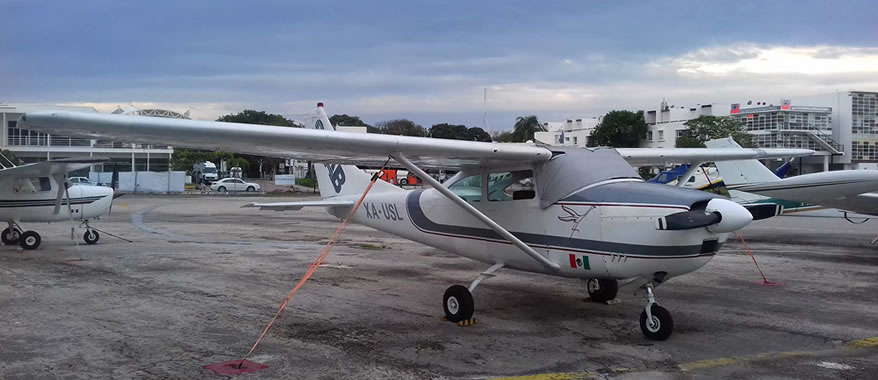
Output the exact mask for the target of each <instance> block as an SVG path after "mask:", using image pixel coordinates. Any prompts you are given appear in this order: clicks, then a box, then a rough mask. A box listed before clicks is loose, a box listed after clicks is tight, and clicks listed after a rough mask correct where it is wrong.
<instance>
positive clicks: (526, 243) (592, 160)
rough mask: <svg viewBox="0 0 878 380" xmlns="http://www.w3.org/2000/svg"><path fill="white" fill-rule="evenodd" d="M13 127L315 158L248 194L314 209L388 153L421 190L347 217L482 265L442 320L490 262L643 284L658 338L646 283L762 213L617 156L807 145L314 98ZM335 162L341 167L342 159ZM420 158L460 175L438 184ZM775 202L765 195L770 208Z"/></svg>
mask: <svg viewBox="0 0 878 380" xmlns="http://www.w3.org/2000/svg"><path fill="white" fill-rule="evenodd" d="M19 123H21V124H19V125H21V126H22V128H30V129H34V130H39V131H44V132H52V133H62V134H65V135H71V134H72V135H74V136H82V137H92V138H95V137H98V136H100V137H101V138H109V139H114V140H121V141H134V142H142V143H147V142H158V141H162V142H164V143H172V144H173V145H175V146H188V147H193V148H202V149H221V150H225V151H234V152H241V153H253V154H261V155H272V156H278V157H293V156H294V157H297V158H301V159H307V160H311V161H316V162H322V163H323V164H322V165H320V164H318V165H315V167H316V174H317V180H318V183H319V187H320V195H321V197H322V198H323V199H322V200H317V201H302V202H280V203H254V204H251V205H249V206H251V207H258V208H260V209H264V210H277V211H283V210H298V209H301V208H303V207H308V206H315V207H325V208H326V209H327V211H328V212H329V213H330V214H332V215H334V216H336V217H338V218H344V217H345V216H346V215H347V214H348V213H349V212H350V211H351V209H352V207H353V205H354V204H355V202H357V201H358V200H359V199H360V197H361V196H362V195H363V193H364V190H365V189H366V188H367V186H368V184H369V183H370V181H371V180H373V179H372V177H371V176H370V175H369V174H367V173H365V172H364V171H362V170H360V169H358V168H357V167H356V166H353V164H359V165H372V166H377V167H381V165H382V163H386V161H387V160H388V159H389V158H392V159H393V160H395V161H396V162H397V163H398V164H399V165H401V166H402V167H405V168H406V169H408V170H409V171H410V172H411V173H414V174H416V175H417V176H418V177H420V178H421V179H423V180H424V181H425V182H426V183H427V184H429V185H430V188H427V189H418V190H403V189H400V188H399V187H397V186H393V185H391V184H389V183H385V182H383V181H378V182H376V183H375V184H374V186H373V187H372V189H371V191H370V192H369V193H368V194H367V195H366V196H365V198H364V202H363V203H362V207H360V208H359V209H358V210H357V212H356V214H355V215H354V216H353V219H352V221H353V222H356V223H360V224H364V225H367V226H370V227H373V228H375V229H378V230H381V231H384V232H388V233H391V234H394V235H398V236H401V237H405V238H408V239H411V240H414V241H417V242H420V243H423V244H426V245H429V246H432V247H436V248H439V249H443V250H446V251H449V252H453V253H456V254H458V255H460V256H463V257H467V258H470V259H473V260H476V261H480V262H483V263H485V264H487V265H488V266H489V267H488V268H487V270H485V271H484V272H482V273H481V274H479V275H478V276H477V277H476V278H475V280H474V281H473V282H472V283H471V284H470V285H469V286H463V285H454V286H451V287H449V288H448V289H447V290H446V291H445V294H444V297H443V299H442V305H443V308H444V311H445V315H446V317H447V318H448V320H450V321H453V322H458V321H466V320H469V319H470V318H471V317H472V315H473V311H474V301H473V296H472V291H473V290H475V288H476V287H477V286H478V285H479V283H481V282H482V281H483V280H485V279H487V278H489V277H492V276H494V274H495V273H496V272H497V270H499V269H501V268H510V269H516V270H522V271H528V272H534V273H542V274H548V275H552V276H561V277H568V278H579V279H586V280H588V281H587V285H586V289H587V291H588V294H589V295H590V296H591V298H592V299H593V300H595V301H608V300H612V299H614V298H615V297H616V293H617V291H618V285H619V284H618V280H624V281H626V283H633V284H637V285H639V286H640V288H642V289H643V290H644V291H645V294H646V298H647V302H646V306H645V307H644V310H643V312H642V313H641V315H640V327H641V330H642V332H643V334H644V335H645V336H646V337H647V338H650V339H656V340H663V339H667V338H668V337H669V336H670V335H671V332H672V331H673V328H674V322H673V319H672V317H671V314H670V312H668V310H667V309H665V308H663V307H661V306H659V305H658V303H656V301H655V297H654V294H653V288H654V287H655V286H658V285H660V284H662V283H665V282H666V281H668V280H669V279H671V278H673V277H676V276H680V275H683V274H686V273H689V272H692V271H694V270H696V269H698V268H700V267H702V266H703V265H704V264H706V263H707V262H708V261H710V259H711V258H713V256H714V255H716V253H717V251H718V250H719V249H720V247H721V246H722V245H723V243H725V241H726V238H727V237H728V234H729V233H730V232H732V231H736V230H738V229H741V228H743V227H744V226H746V225H748V224H749V223H750V222H751V220H753V219H754V217H753V215H759V216H760V217H765V216H771V215H773V214H771V215H766V213H765V212H764V209H765V207H762V206H753V207H752V210H754V211H753V213H752V214H751V211H750V210H748V208H745V207H742V206H741V205H739V204H737V203H735V202H732V201H730V200H728V199H725V198H723V197H720V196H717V195H714V194H709V193H705V192H700V191H694V190H688V189H683V188H679V187H672V186H666V185H661V184H652V183H646V182H644V181H643V180H642V179H641V178H640V177H639V176H638V174H637V172H636V171H635V170H634V169H633V168H632V167H631V165H629V163H628V162H626V159H627V160H629V161H630V162H635V163H637V164H649V163H652V164H656V165H658V164H661V163H665V162H680V161H707V160H711V161H712V160H716V159H744V158H765V157H777V156H796V155H807V154H812V153H813V151H810V150H800V149H799V150H795V149H786V150H776V151H771V152H769V151H765V150H756V149H752V150H747V151H741V150H737V149H734V150H717V149H712V150H711V149H646V150H643V149H606V148H605V149H579V148H561V147H548V146H545V147H544V146H535V145H529V144H495V143H483V142H474V141H459V140H443V139H433V138H423V137H408V136H390V135H374V134H359V133H345V132H337V131H335V130H334V129H335V128H334V127H333V126H332V124H331V123H330V121H329V118H328V117H327V116H326V113H325V112H324V110H323V104H322V103H319V104H318V106H317V110H316V112H315V117H314V118H313V119H311V120H310V121H309V122H307V123H306V125H307V128H306V129H302V128H286V127H274V126H254V125H248V124H235V123H222V122H212V121H194V120H181V119H162V118H144V117H132V116H121V115H105V114H85V113H72V112H55V111H43V112H33V113H28V114H26V115H23V116H22V117H21V118H20V120H19ZM345 164H347V165H345ZM423 167H437V168H455V169H458V170H459V172H458V173H457V174H456V175H455V176H453V177H452V178H450V179H448V180H447V181H445V183H443V184H440V183H439V182H438V181H437V180H435V179H434V178H433V177H431V176H430V175H428V174H426V173H425V172H424V171H423V169H422V168H423ZM768 208H771V210H772V212H774V210H775V209H774V206H773V205H770V206H768Z"/></svg>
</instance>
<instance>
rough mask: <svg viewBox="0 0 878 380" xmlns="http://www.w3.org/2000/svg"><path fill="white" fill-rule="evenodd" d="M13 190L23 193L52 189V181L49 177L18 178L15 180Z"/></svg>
mask: <svg viewBox="0 0 878 380" xmlns="http://www.w3.org/2000/svg"><path fill="white" fill-rule="evenodd" d="M13 191H14V192H16V193H24V194H29V193H39V192H43V191H52V182H50V181H49V177H29V178H19V179H16V180H15V187H14V188H13Z"/></svg>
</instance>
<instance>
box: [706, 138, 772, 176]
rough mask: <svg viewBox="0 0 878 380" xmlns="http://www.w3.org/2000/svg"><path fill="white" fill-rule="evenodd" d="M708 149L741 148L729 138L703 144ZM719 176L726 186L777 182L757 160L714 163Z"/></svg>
mask: <svg viewBox="0 0 878 380" xmlns="http://www.w3.org/2000/svg"><path fill="white" fill-rule="evenodd" d="M704 145H705V146H707V147H708V148H714V149H730V148H741V146H740V145H738V143H736V142H735V140H734V139H732V138H731V137H727V138H724V139H716V140H710V141H708V142H706V143H704ZM715 165H716V169H717V170H719V175H721V176H722V177H723V182H725V184H726V186H732V185H747V184H752V183H763V182H773V181H779V180H780V178H777V176H776V175H774V172H772V171H771V170H769V169H768V168H766V167H765V165H762V163H761V162H759V160H737V161H718V162H715Z"/></svg>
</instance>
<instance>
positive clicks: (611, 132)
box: [589, 110, 648, 148]
mask: <svg viewBox="0 0 878 380" xmlns="http://www.w3.org/2000/svg"><path fill="white" fill-rule="evenodd" d="M647 129H648V128H647V125H646V119H645V118H644V117H643V111H637V112H631V111H624V110H623V111H617V110H613V111H610V112H608V113H607V114H606V115H604V117H603V119H601V123H600V124H598V126H597V127H595V129H593V130H592V131H591V138H590V139H589V144H590V145H591V146H610V147H613V148H636V147H638V146H640V140H641V139H642V138H643V136H645V135H646V131H647Z"/></svg>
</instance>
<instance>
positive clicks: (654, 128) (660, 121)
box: [640, 100, 728, 148]
mask: <svg viewBox="0 0 878 380" xmlns="http://www.w3.org/2000/svg"><path fill="white" fill-rule="evenodd" d="M726 108H728V106H727V105H720V104H717V103H712V104H696V105H695V106H677V105H668V103H667V102H666V101H664V100H662V102H661V104H660V105H659V109H657V110H652V111H646V113H645V117H646V125H647V128H648V129H647V132H646V136H643V137H644V139H643V140H642V141H641V143H640V146H642V147H644V148H673V147H675V146H676V144H677V137H680V136H682V135H683V134H684V133H686V130H687V129H688V128H689V127H687V126H686V122H687V121H689V120H692V119H696V118H698V117H700V116H724V115H723V114H722V112H719V114H718V110H720V109H726ZM725 115H728V113H725Z"/></svg>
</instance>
